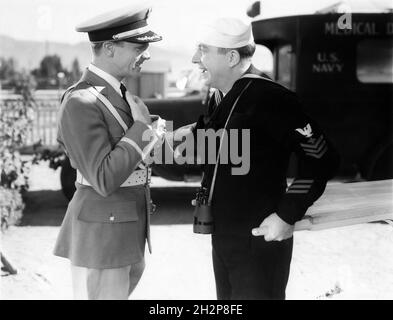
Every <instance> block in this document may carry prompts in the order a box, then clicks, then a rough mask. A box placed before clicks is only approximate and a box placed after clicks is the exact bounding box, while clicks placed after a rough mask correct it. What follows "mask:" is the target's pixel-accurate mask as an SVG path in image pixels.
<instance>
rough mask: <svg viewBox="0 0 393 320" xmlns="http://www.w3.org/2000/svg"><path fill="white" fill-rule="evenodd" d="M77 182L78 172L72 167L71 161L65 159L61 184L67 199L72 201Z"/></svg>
mask: <svg viewBox="0 0 393 320" xmlns="http://www.w3.org/2000/svg"><path fill="white" fill-rule="evenodd" d="M75 180H76V170H75V169H74V168H73V167H71V163H70V159H69V158H68V157H66V158H65V160H64V161H63V164H62V166H61V172H60V182H61V190H62V191H63V194H64V195H65V197H66V198H67V199H68V201H70V200H71V199H72V197H73V195H74V193H75V190H76V188H75Z"/></svg>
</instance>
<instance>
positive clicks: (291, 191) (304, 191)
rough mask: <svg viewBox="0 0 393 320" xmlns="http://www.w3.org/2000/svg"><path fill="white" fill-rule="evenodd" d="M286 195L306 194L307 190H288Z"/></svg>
mask: <svg viewBox="0 0 393 320" xmlns="http://www.w3.org/2000/svg"><path fill="white" fill-rule="evenodd" d="M287 193H303V194H304V193H308V190H307V191H306V190H289V191H287Z"/></svg>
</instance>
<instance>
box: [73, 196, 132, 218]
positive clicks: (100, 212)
mask: <svg viewBox="0 0 393 320" xmlns="http://www.w3.org/2000/svg"><path fill="white" fill-rule="evenodd" d="M78 219H79V220H81V221H85V222H100V223H122V222H133V221H138V212H137V204H136V201H134V200H132V201H125V202H113V201H112V202H111V201H109V202H108V201H86V202H85V203H84V204H83V206H82V209H81V211H80V213H79V215H78Z"/></svg>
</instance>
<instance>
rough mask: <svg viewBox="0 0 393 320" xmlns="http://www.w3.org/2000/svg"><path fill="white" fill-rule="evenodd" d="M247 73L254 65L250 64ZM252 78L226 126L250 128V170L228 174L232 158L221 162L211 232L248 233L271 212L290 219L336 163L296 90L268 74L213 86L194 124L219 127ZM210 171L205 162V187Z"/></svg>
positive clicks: (314, 195)
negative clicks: (292, 173) (293, 170)
mask: <svg viewBox="0 0 393 320" xmlns="http://www.w3.org/2000/svg"><path fill="white" fill-rule="evenodd" d="M248 73H255V74H256V73H258V71H257V70H255V69H254V68H251V71H250V72H248ZM250 81H251V83H250V85H249V86H248V88H247V89H246V90H245V91H244V93H243V94H242V95H241V97H240V99H239V101H238V104H237V106H236V107H235V110H234V112H233V114H232V116H231V118H230V121H229V123H228V126H227V130H230V129H249V130H250V170H249V172H248V174H246V175H232V171H231V169H232V168H233V167H236V165H235V164H232V163H231V161H230V160H229V163H228V164H219V166H218V171H217V177H216V183H215V187H214V193H213V197H212V209H213V215H214V228H215V231H214V233H215V234H231V233H234V234H243V235H250V233H251V229H252V228H255V227H258V226H259V225H260V223H261V222H262V221H263V219H264V218H266V217H267V216H268V215H270V214H271V213H273V212H276V213H277V214H278V216H279V217H280V218H281V219H283V220H284V221H286V222H287V223H289V224H294V223H295V222H296V221H298V220H300V219H301V218H302V217H303V216H304V214H305V213H306V211H307V208H308V207H310V206H311V205H312V204H313V203H314V201H316V200H317V199H318V198H319V197H320V196H321V194H322V193H323V191H324V189H325V187H326V183H327V181H328V180H329V179H330V178H332V177H333V175H334V173H335V171H336V169H337V167H338V163H339V158H338V154H337V153H336V151H335V149H334V148H333V146H332V145H331V143H330V142H329V140H328V138H327V137H326V135H325V134H324V133H323V132H322V130H321V128H320V127H319V126H318V124H317V123H316V122H315V121H314V120H313V119H311V118H309V117H308V116H307V115H306V114H305V113H304V112H303V111H302V108H301V105H300V103H299V101H298V98H297V96H296V95H295V94H294V93H293V92H291V91H289V90H287V89H286V88H284V87H283V86H281V85H279V84H277V83H275V82H273V81H269V80H262V79H250V78H247V77H244V78H240V79H239V80H237V81H236V82H235V84H234V85H233V87H232V89H231V90H230V91H229V92H228V93H227V94H226V95H225V97H222V94H220V93H219V92H218V91H216V92H215V94H214V96H213V97H212V98H211V99H210V102H209V110H210V111H209V114H208V115H205V116H201V117H200V119H199V121H198V122H197V125H196V128H195V129H198V128H199V129H209V128H212V129H214V130H218V129H220V128H223V127H224V124H225V122H226V119H227V117H228V114H229V112H230V109H231V108H232V106H233V104H234V102H235V100H236V98H237V97H238V96H239V94H240V92H241V91H242V90H243V88H244V87H245V86H246V85H247V84H248V83H249V82H250ZM238 140H239V141H240V140H241V138H240V134H239V139H238ZM239 150H241V147H239ZM240 152H241V151H239V153H240ZM293 152H294V153H295V154H296V157H297V174H296V177H295V179H294V181H293V182H292V184H291V185H290V186H289V187H288V186H287V178H286V173H287V169H288V164H289V159H290V155H291V153H293ZM213 171H214V165H205V169H204V179H203V182H202V184H203V185H204V186H205V187H207V188H210V184H211V180H212V176H213Z"/></svg>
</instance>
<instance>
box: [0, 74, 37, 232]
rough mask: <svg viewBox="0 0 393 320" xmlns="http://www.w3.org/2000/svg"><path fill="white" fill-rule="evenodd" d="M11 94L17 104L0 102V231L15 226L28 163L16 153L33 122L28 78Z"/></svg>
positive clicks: (30, 86)
mask: <svg viewBox="0 0 393 320" xmlns="http://www.w3.org/2000/svg"><path fill="white" fill-rule="evenodd" d="M18 80H19V81H18V85H17V86H15V93H17V94H19V97H20V98H19V100H16V101H15V103H12V104H9V103H7V104H5V103H2V101H0V213H1V229H2V230H4V229H5V228H7V227H8V226H9V225H12V224H16V223H17V222H18V221H19V219H20V218H21V217H22V211H23V208H24V205H23V201H22V197H21V192H22V191H24V190H27V189H28V187H29V185H28V173H29V169H30V161H24V160H23V159H22V158H21V156H20V154H19V151H18V149H19V148H20V147H22V146H23V145H24V144H25V142H26V137H27V134H28V132H29V130H30V129H31V124H32V121H33V118H34V100H33V97H32V94H31V92H32V90H33V88H32V82H31V81H30V78H29V77H28V76H25V77H24V78H23V77H22V78H20V79H18Z"/></svg>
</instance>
